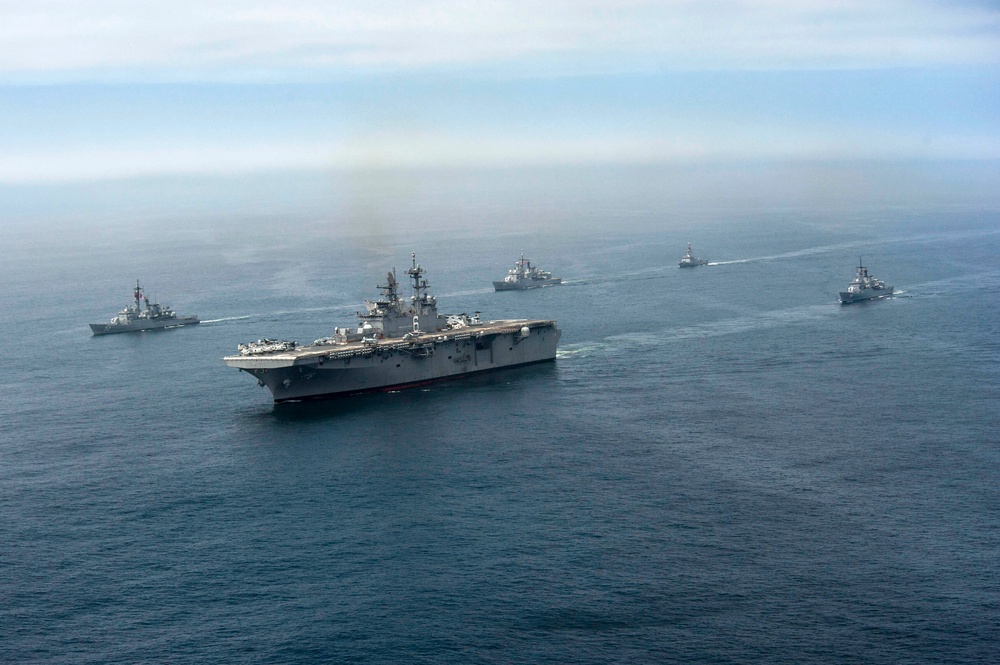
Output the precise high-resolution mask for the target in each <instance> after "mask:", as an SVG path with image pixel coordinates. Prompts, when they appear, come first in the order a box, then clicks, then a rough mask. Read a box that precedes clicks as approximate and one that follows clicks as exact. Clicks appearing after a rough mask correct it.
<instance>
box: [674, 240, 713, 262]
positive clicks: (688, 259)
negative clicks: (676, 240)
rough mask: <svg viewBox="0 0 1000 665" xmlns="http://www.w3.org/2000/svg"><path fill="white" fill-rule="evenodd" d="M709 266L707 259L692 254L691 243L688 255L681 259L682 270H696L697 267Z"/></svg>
mask: <svg viewBox="0 0 1000 665" xmlns="http://www.w3.org/2000/svg"><path fill="white" fill-rule="evenodd" d="M704 265H708V261H707V260H705V259H699V258H698V257H697V256H694V255H693V254H692V253H691V243H688V250H687V253H686V254H685V255H684V256H682V257H681V262H680V267H681V268H694V267H695V266H704Z"/></svg>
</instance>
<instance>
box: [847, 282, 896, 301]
mask: <svg viewBox="0 0 1000 665" xmlns="http://www.w3.org/2000/svg"><path fill="white" fill-rule="evenodd" d="M891 295H892V287H891V286H887V287H886V288H884V289H878V290H874V289H872V290H869V291H865V292H863V293H848V292H847V291H841V292H840V303H841V304H842V305H849V304H851V303H852V302H864V301H865V300H877V299H878V298H886V297H888V296H891Z"/></svg>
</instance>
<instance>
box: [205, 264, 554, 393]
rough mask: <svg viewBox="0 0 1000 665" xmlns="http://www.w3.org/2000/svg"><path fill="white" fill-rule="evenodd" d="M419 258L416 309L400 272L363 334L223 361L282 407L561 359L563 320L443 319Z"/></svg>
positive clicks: (264, 344) (369, 310)
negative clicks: (263, 388) (253, 380)
mask: <svg viewBox="0 0 1000 665" xmlns="http://www.w3.org/2000/svg"><path fill="white" fill-rule="evenodd" d="M411 258H412V266H411V267H410V268H409V269H407V270H406V274H407V275H408V276H409V278H410V280H411V281H412V284H411V288H412V292H413V295H412V296H411V297H410V298H409V302H407V301H405V300H404V299H403V297H402V296H401V295H400V288H399V284H398V282H397V280H396V270H395V268H393V269H392V270H391V271H390V272H389V273H387V275H386V282H385V284H381V285H379V287H378V288H379V289H381V291H382V294H381V297H380V298H378V299H377V300H369V301H365V311H362V312H358V314H357V317H358V325H357V327H356V328H335V329H334V331H333V335H332V336H330V337H324V338H321V339H318V340H316V341H315V342H313V343H312V344H308V345H304V346H303V345H299V344H297V343H296V342H290V341H279V340H273V339H266V340H258V341H257V342H252V343H249V344H240V345H239V346H238V349H239V353H238V354H236V355H232V356H226V357H225V358H223V361H224V362H225V363H226V364H227V365H228V366H230V367H235V368H237V369H239V370H242V371H244V372H247V373H248V374H252V375H253V376H255V377H256V378H257V381H258V383H259V385H261V386H267V388H268V389H269V390H270V391H271V394H272V395H273V397H274V401H275V402H278V403H280V402H289V401H301V400H313V399H329V398H334V397H340V396H345V395H351V394H357V393H365V392H378V391H390V390H400V389H403V388H411V387H414V386H419V385H424V384H427V383H431V382H434V381H441V380H444V379H451V378H457V377H461V376H465V375H469V374H474V373H477V372H484V371H489V370H495V369H500V368H506V367H515V366H518V365H527V364H530V363H537V362H543V361H548V360H554V359H555V356H556V345H557V344H558V342H559V337H560V335H561V334H562V333H561V331H560V330H559V328H557V327H556V322H555V321H552V320H528V319H503V320H498V321H482V320H481V319H480V317H479V313H478V312H476V313H475V314H474V315H472V316H469V315H468V314H457V315H446V314H438V311H437V300H436V299H435V297H434V296H432V295H431V294H430V293H429V284H428V283H427V280H426V279H424V274H425V271H424V269H423V268H422V267H421V266H420V265H419V264H418V263H417V260H416V255H415V254H413V255H411Z"/></svg>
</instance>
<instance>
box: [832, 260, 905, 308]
mask: <svg viewBox="0 0 1000 665" xmlns="http://www.w3.org/2000/svg"><path fill="white" fill-rule="evenodd" d="M891 295H892V287H891V286H886V285H885V282H883V281H882V280H880V279H875V278H874V277H872V276H871V275H869V274H868V268H866V267H865V266H864V264H863V263H862V262H861V260H860V259H858V267H857V271H856V272H855V273H854V279H853V280H851V283H850V284H849V285H848V287H847V290H846V291H841V292H840V303H841V304H842V305H847V304H850V303H852V302H859V301H861V300H873V299H875V298H885V297H887V296H891Z"/></svg>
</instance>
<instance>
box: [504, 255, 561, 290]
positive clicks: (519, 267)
mask: <svg viewBox="0 0 1000 665" xmlns="http://www.w3.org/2000/svg"><path fill="white" fill-rule="evenodd" d="M556 284H562V278H561V277H553V276H552V273H550V272H549V271H547V270H542V269H540V268H536V267H534V266H532V265H531V260H530V259H526V258H524V252H522V253H521V258H520V259H519V260H518V261H515V262H514V267H513V268H511V269H510V270H509V271H508V272H507V276H506V277H504V278H503V280H501V281H499V282H493V288H494V289H495V290H497V291H521V290H523V289H537V288H539V287H542V286H555V285H556Z"/></svg>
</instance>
